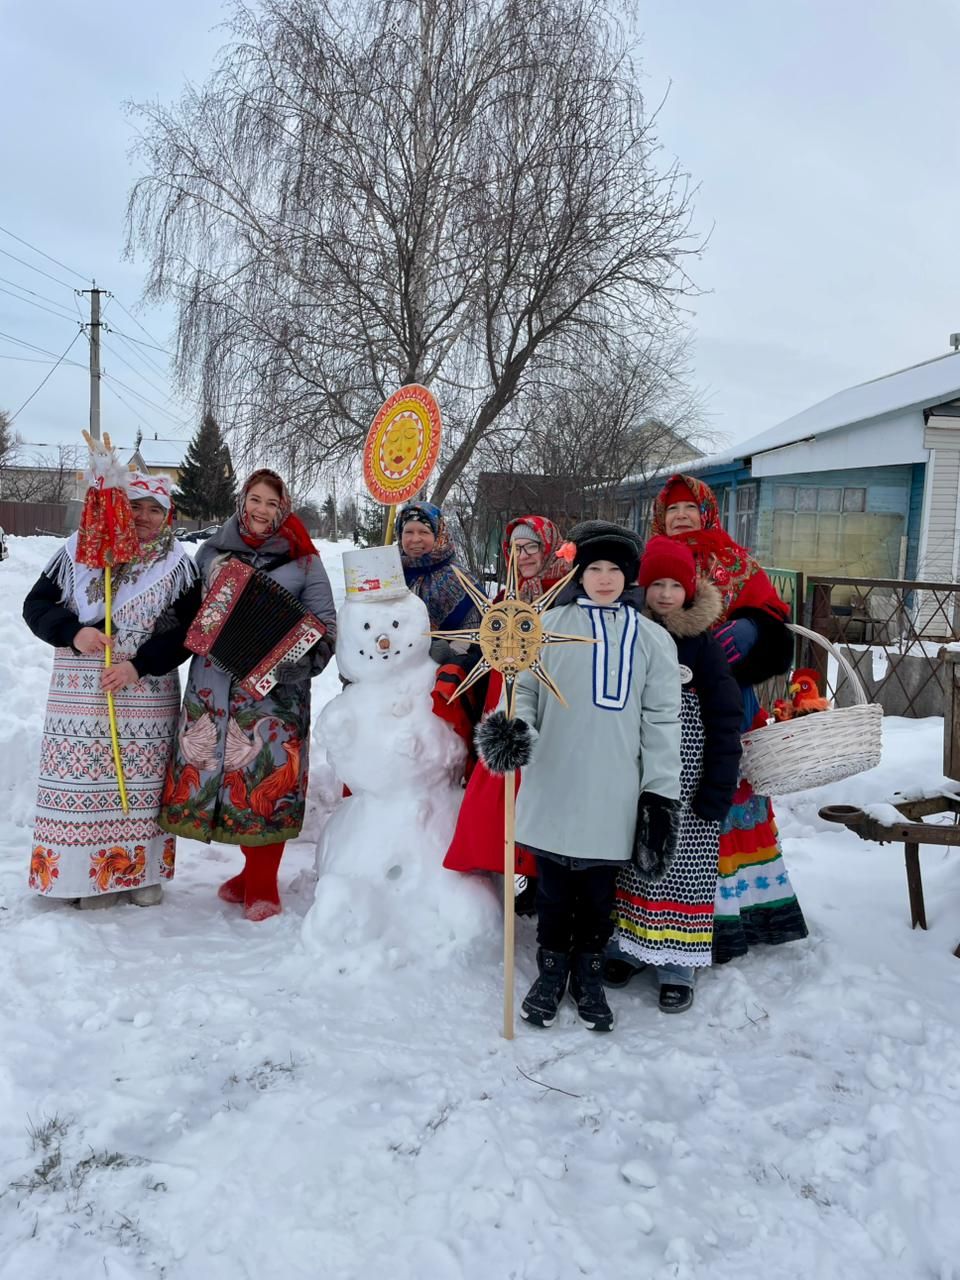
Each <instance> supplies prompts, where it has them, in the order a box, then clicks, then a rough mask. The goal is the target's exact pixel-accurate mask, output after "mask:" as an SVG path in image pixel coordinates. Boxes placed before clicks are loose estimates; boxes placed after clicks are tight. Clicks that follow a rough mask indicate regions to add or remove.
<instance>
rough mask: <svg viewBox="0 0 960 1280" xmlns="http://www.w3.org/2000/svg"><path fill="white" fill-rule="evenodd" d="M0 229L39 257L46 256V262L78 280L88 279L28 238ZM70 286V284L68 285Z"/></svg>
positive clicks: (3, 228) (4, 228)
mask: <svg viewBox="0 0 960 1280" xmlns="http://www.w3.org/2000/svg"><path fill="white" fill-rule="evenodd" d="M0 231H2V232H3V234H4V235H5V236H9V237H10V239H11V240H16V241H17V243H18V244H23V245H26V247H27V248H28V249H32V250H33V252H34V253H39V255H40V257H41V258H46V260H47V261H48V262H52V263H53V264H54V266H57V267H63V269H64V271H69V272H70V274H71V275H72V276H76V277H77V279H78V280H83V281H84V283H86V281H87V280H89V279H90V277H89V276H85V275H82V274H81V273H80V272H79V271H74V269H73V267H68V266H67V264H66V263H65V262H61V261H60V260H59V258H53V257H51V256H50V254H49V253H44V252H43V250H42V249H38V248H37V246H36V245H35V244H31V243H30V241H29V240H24V239H23V237H22V236H15V235H14V234H13V232H12V231H8V230H7V228H6V227H0ZM68 287H70V286H68Z"/></svg>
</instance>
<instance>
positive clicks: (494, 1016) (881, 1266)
mask: <svg viewBox="0 0 960 1280" xmlns="http://www.w3.org/2000/svg"><path fill="white" fill-rule="evenodd" d="M54 545H55V544H54V543H53V542H51V541H50V540H46V539H16V538H13V539H11V556H10V559H9V560H7V561H4V562H3V563H2V564H0V584H2V586H3V590H2V592H0V663H2V664H3V684H2V688H3V689H4V698H5V702H4V714H3V716H2V717H0V751H2V760H3V765H2V771H0V788H2V803H0V931H2V937H0V985H2V990H3V992H4V1000H3V1002H2V1004H0V1044H2V1045H3V1054H2V1057H0V1239H2V1241H3V1249H2V1252H0V1280H94V1277H96V1278H97V1280H101V1278H104V1277H106V1278H107V1280H134V1278H140V1277H144V1278H146V1277H157V1278H159V1277H161V1276H163V1277H165V1278H166V1280H300V1278H301V1277H302V1278H303V1280H327V1278H329V1280H334V1278H336V1280H369V1278H371V1277H376V1276H379V1275H381V1274H388V1275H389V1276H390V1277H391V1280H460V1278H461V1277H462V1278H463V1280H506V1278H507V1277H512V1278H515V1280H574V1278H577V1280H580V1278H581V1277H584V1276H587V1277H591V1276H592V1277H596V1278H597V1280H608V1278H609V1277H611V1276H614V1275H618V1274H621V1273H622V1274H624V1275H630V1276H632V1277H636V1278H637V1280H646V1278H647V1277H654V1278H656V1280H660V1278H667V1277H671V1278H674V1280H701V1278H702V1280H707V1278H708V1277H709V1278H710V1280H760V1278H761V1277H762V1278H763V1280H788V1278H789V1280H792V1278H793V1277H796V1276H800V1275H803V1276H816V1277H837V1280H841V1278H842V1280H878V1277H879V1278H886V1277H890V1278H891V1280H901V1278H903V1280H911V1278H913V1277H916V1278H917V1280H919V1278H920V1277H930V1278H931V1280H933V1278H936V1280H960V1218H958V1215H957V1212H956V1205H957V1203H958V1197H960V1151H958V1147H960V1144H958V1142H957V1133H958V1131H960V1030H958V1025H957V1023H958V1015H957V1010H958V1007H960V1002H958V994H960V960H957V959H955V958H954V957H953V956H952V954H951V952H952V949H953V948H954V947H955V946H956V945H957V943H958V941H960V854H958V852H957V851H956V850H953V849H938V848H933V847H929V848H925V849H924V850H923V852H922V855H921V860H922V863H923V870H924V881H925V888H926V896H927V914H928V917H929V919H930V924H931V927H930V930H929V932H926V933H923V932H920V931H916V932H911V930H910V928H909V923H908V922H909V916H908V910H907V896H906V885H905V880H904V873H903V865H902V857H901V855H900V852H899V849H898V848H897V847H896V846H885V847H883V848H880V847H878V846H875V845H869V844H865V843H864V842H862V841H860V840H859V839H858V838H857V837H856V836H855V835H853V834H851V833H850V832H848V831H846V830H844V829H843V828H839V827H835V826H831V825H828V824H825V823H822V822H821V821H820V820H819V818H818V817H817V809H818V807H819V806H820V805H822V804H825V803H828V802H833V803H849V804H857V805H868V804H879V803H883V802H885V801H889V800H890V798H891V796H892V795H893V793H894V792H895V791H897V790H910V789H914V790H922V789H933V788H935V787H936V786H937V785H938V782H939V781H940V767H941V766H940V754H941V743H940V735H941V725H940V722H939V721H904V720H888V721H887V723H886V725H885V743H884V758H883V762H882V763H881V765H880V766H879V767H878V768H877V769H875V770H874V771H872V772H871V773H870V774H865V775H862V776H861V777H858V778H852V779H849V780H848V781H846V782H842V783H839V784H836V785H834V786H831V787H824V788H821V789H820V790H819V791H817V792H809V793H801V794H799V795H795V796H791V797H789V798H787V799H786V800H785V801H784V802H782V803H781V804H779V805H778V806H777V808H778V818H779V822H780V825H781V830H782V833H783V836H784V844H785V853H786V857H787V860H788V863H789V866H790V870H791V875H792V878H793V882H794V885H795V887H796V889H797V892H798V895H799V897H800V901H801V903H802V905H803V907H804V910H805V912H806V914H807V919H808V922H809V924H810V927H811V937H810V939H809V940H808V941H807V942H805V943H801V944H791V945H789V946H786V947H781V948H776V949H773V950H770V951H767V952H765V953H760V954H755V955H751V956H750V957H748V958H747V959H746V960H744V961H742V962H736V963H734V964H731V965H728V966H726V967H724V968H722V969H719V970H715V971H710V972H708V973H707V975H706V976H705V978H704V980H703V981H702V983H701V984H700V985H699V987H698V990H697V999H696V1003H695V1005H694V1008H693V1010H692V1011H691V1013H690V1014H689V1015H685V1016H683V1017H678V1018H668V1017H664V1016H662V1015H660V1014H659V1013H658V1011H657V1008H656V997H655V992H654V990H653V988H652V985H651V984H650V983H649V982H647V981H645V980H644V979H643V977H642V976H641V977H640V978H638V979H636V980H635V981H634V982H633V983H632V984H631V985H630V986H629V987H627V988H626V989H624V990H622V991H614V992H612V993H611V1004H612V1005H613V1007H614V1010H615V1013H616V1014H617V1017H618V1019H619V1022H618V1026H617V1028H616V1030H615V1031H614V1033H613V1035H611V1036H608V1037H605V1038H602V1039H601V1038H597V1037H594V1036H591V1035H590V1034H589V1033H588V1032H586V1031H585V1030H584V1029H583V1028H582V1027H580V1026H579V1025H578V1024H577V1023H576V1021H575V1018H574V1015H573V1011H572V1008H565V1009H564V1010H563V1012H562V1013H561V1017H560V1019H559V1020H558V1023H557V1025H556V1026H555V1027H554V1028H553V1029H552V1030H550V1031H547V1032H542V1031H535V1030H533V1029H531V1028H527V1027H520V1028H519V1029H518V1034H517V1038H516V1040H515V1041H513V1042H512V1043H509V1044H508V1043H506V1042H504V1041H503V1040H501V1039H500V1038H499V1035H498V1027H499V1017H500V1014H499V1009H500V971H499V954H500V938H499V933H498V932H496V931H494V932H492V934H491V937H490V938H489V941H488V942H487V943H486V944H483V945H479V946H477V947H476V948H474V949H472V950H470V951H469V952H465V953H462V954H461V953H457V952H452V953H450V954H449V955H448V957H447V960H446V963H445V965H444V967H443V969H442V970H440V971H437V970H436V969H429V970H428V969H426V968H425V967H424V966H420V965H418V964H417V963H415V962H414V963H410V964H407V965H406V966H404V967H402V968H395V967H393V966H392V965H391V963H390V957H389V955H388V954H387V953H386V951H384V954H383V956H382V964H380V965H379V966H374V965H371V966H369V967H367V968H365V972H364V981H363V983H362V985H361V984H358V983H357V981H356V979H355V977H354V976H353V975H351V974H349V973H348V974H346V975H343V976H341V975H339V973H338V968H337V966H336V964H333V963H330V962H329V961H330V959H331V956H330V954H329V953H327V954H320V955H318V954H316V953H314V952H313V951H312V950H311V951H308V950H307V949H306V948H305V947H304V946H303V943H302V940H301V927H302V923H303V919H304V917H305V915H306V913H307V911H308V909H309V907H310V905H311V903H312V900H313V844H314V841H315V839H316V837H317V835H318V833H319V830H320V824H321V821H322V818H323V816H324V813H325V811H326V809H327V808H328V806H329V804H330V803H332V801H333V799H334V790H335V789H334V788H333V786H332V784H331V783H330V779H329V778H328V777H326V775H325V774H324V772H323V770H322V769H320V770H315V776H314V780H313V781H314V786H315V791H314V797H313V802H312V808H311V826H310V827H308V829H307V831H305V833H304V839H303V841H301V842H300V843H298V844H297V845H295V846H293V847H292V848H291V849H290V851H289V854H288V856H287V858H286V859H285V861H284V865H283V868H282V872H281V882H282V891H283V897H284V904H285V912H284V914H283V915H282V916H280V917H277V918H276V919H274V920H270V921H267V922H266V923H264V924H260V925H251V924H248V923H246V922H245V921H244V920H243V919H242V917H241V916H240V914H239V913H238V912H236V911H235V910H231V909H230V908H229V907H227V906H226V905H225V904H223V903H221V902H220V901H219V900H218V899H217V898H216V896H215V887H216V885H217V883H218V882H219V881H220V880H221V879H223V878H224V877H225V876H226V875H228V874H229V873H230V872H231V871H232V870H233V869H234V868H235V867H236V865H237V862H238V859H237V858H236V857H235V855H234V853H233V852H232V851H230V850H227V849H225V848H222V847H221V848H217V847H214V848H212V849H207V848H205V847H202V846H199V845H195V844H189V843H186V842H183V843H181V847H180V855H179V860H178V871H177V877H176V880H175V881H174V882H173V884H172V886H171V888H170V889H169V892H168V895H167V899H166V901H165V903H164V905H163V906H162V907H161V908H159V909H153V910H146V911H142V910H138V909H137V908H135V907H132V906H130V907H126V906H125V907H122V908H118V909H116V910H111V911H104V912H102V913H95V915H86V914H84V915H81V914H80V913H79V912H74V911H71V910H70V909H68V908H64V907H63V906H61V905H60V904H56V903H48V902H42V901H37V900H36V899H35V898H33V897H31V896H29V895H28V894H27V892H26V888H25V881H26V862H27V855H28V850H29V841H30V831H31V812H32V803H33V796H32V789H33V776H32V775H33V770H34V768H35V764H36V759H37V752H38V743H39V734H40V725H41V718H42V712H43V703H44V698H45V692H46V685H47V679H48V673H49V664H50V656H49V652H48V651H47V650H46V648H45V647H44V646H43V645H42V644H40V643H39V642H37V641H35V640H34V639H33V637H32V636H30V635H29V633H28V632H27V630H26V628H25V627H24V626H23V624H22V623H21V622H20V620H19V611H20V602H21V600H22V597H23V594H24V593H25V591H26V590H27V588H28V587H29V585H30V583H31V582H32V581H33V579H34V578H35V576H36V574H37V572H39V570H40V568H41V567H42V565H43V563H44V562H45V560H46V559H47V557H48V556H49V554H50V552H51V550H52V548H53V546H54ZM323 553H324V559H325V561H326V563H327V565H328V568H329V570H330V571H331V576H332V577H333V578H334V581H335V583H336V584H337V587H338V589H342V588H341V587H340V581H339V557H338V555H337V554H336V551H335V549H334V548H331V547H324V548H323ZM318 686H319V687H318V688H317V698H316V703H317V707H318V708H319V705H320V703H322V701H323V700H324V698H328V697H330V696H332V694H333V693H334V692H336V690H337V688H338V687H339V686H338V683H337V677H336V673H335V671H333V670H332V669H331V670H330V671H328V672H326V673H324V676H323V677H322V678H321V680H320V681H319V682H318ZM318 775H319V776H318ZM318 783H321V784H324V785H321V786H317V784H318ZM324 787H325V789H324ZM343 945H344V944H343V941H342V939H339V940H337V943H336V947H337V949H338V950H342V948H343ZM347 945H348V946H349V942H348V943H347ZM534 948H535V941H534V936H533V928H532V922H529V921H521V922H520V923H519V928H518V968H519V974H518V978H517V988H518V992H522V990H523V989H524V985H525V984H526V983H527V982H529V981H530V979H531V977H532V973H533V968H534V964H533V954H534Z"/></svg>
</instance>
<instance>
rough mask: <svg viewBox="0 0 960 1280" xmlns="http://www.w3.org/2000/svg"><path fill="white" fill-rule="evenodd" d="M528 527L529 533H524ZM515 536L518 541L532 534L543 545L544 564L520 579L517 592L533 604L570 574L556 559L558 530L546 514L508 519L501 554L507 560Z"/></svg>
mask: <svg viewBox="0 0 960 1280" xmlns="http://www.w3.org/2000/svg"><path fill="white" fill-rule="evenodd" d="M527 530H529V531H530V532H529V533H527ZM515 535H516V536H517V537H518V538H519V540H520V541H521V542H522V541H524V539H525V538H529V537H531V535H532V537H533V538H536V539H537V541H538V542H539V543H540V545H541V547H542V548H543V564H542V565H541V566H540V572H539V573H538V574H536V576H535V577H532V578H521V579H520V584H519V592H518V594H519V596H520V599H521V600H526V601H528V602H530V603H532V602H533V601H534V600H537V599H539V597H540V596H542V595H543V593H544V592H545V591H549V590H550V588H551V587H552V586H553V584H554V583H555V582H559V581H560V579H561V578H562V577H564V575H565V574H567V573H569V571H570V566H569V565H568V564H567V563H566V562H565V561H563V560H559V559H558V558H557V554H556V552H557V548H558V547H559V545H560V530H559V529H558V528H557V526H556V525H555V524H554V523H553V521H552V520H548V519H547V517H546V516H518V517H517V518H516V520H511V521H510V523H509V524H508V525H507V528H506V532H505V534H504V538H503V555H504V559H505V560H506V561H509V559H510V543H511V542H512V541H513V540H514V536H515Z"/></svg>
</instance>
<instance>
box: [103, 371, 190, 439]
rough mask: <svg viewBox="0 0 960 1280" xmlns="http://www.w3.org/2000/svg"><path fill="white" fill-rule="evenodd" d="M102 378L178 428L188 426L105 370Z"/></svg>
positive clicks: (127, 383) (182, 420)
mask: <svg viewBox="0 0 960 1280" xmlns="http://www.w3.org/2000/svg"><path fill="white" fill-rule="evenodd" d="M103 377H104V378H108V379H109V380H110V381H111V382H116V383H117V385H118V386H121V387H123V389H124V390H125V391H128V392H129V393H130V395H132V396H136V398H137V399H138V400H142V401H143V403H144V404H148V405H149V406H150V408H151V409H156V411H157V413H162V414H163V415H164V417H165V418H169V419H170V421H171V422H173V423H175V424H176V425H177V426H178V427H186V426H188V425H189V424H188V423H187V422H186V421H185V420H184V419H183V418H178V417H176V416H175V415H174V414H172V413H171V412H170V411H169V409H165V408H164V407H163V405H162V404H157V402H156V401H155V400H151V399H150V398H149V397H148V396H145V395H143V394H142V393H141V392H139V391H137V389H136V388H135V387H131V386H130V384H129V382H124V381H123V380H122V379H121V378H118V377H116V375H115V374H112V373H107V372H106V370H104V373H103Z"/></svg>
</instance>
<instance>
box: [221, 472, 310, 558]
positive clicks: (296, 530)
mask: <svg viewBox="0 0 960 1280" xmlns="http://www.w3.org/2000/svg"><path fill="white" fill-rule="evenodd" d="M261 481H262V482H263V483H264V484H266V485H269V486H270V488H271V489H273V490H275V491H276V494H277V496H278V497H279V499H280V508H279V510H278V511H277V519H276V523H275V524H274V527H273V528H272V529H271V531H270V532H269V533H265V534H263V535H261V534H257V533H252V532H251V531H250V529H249V528H248V527H247V519H246V506H247V494H248V493H249V492H250V490H251V489H252V488H253V486H254V485H255V484H260V483H261ZM292 506H293V503H292V500H291V498H290V491H289V490H288V488H287V486H286V485H285V484H284V483H283V481H282V480H281V479H280V477H279V476H278V475H277V473H276V472H275V471H270V470H269V469H268V468H267V467H261V468H260V469H259V470H257V471H254V472H253V474H252V475H249V476H247V479H246V481H245V483H244V486H243V488H242V489H241V490H240V493H239V495H238V496H237V523H238V524H239V526H240V537H241V538H242V539H243V540H244V542H245V543H246V544H247V546H248V547H262V546H263V544H264V543H265V542H266V541H267V539H268V538H272V537H274V535H277V536H279V537H281V538H283V540H284V541H285V542H286V543H287V545H288V546H289V548H290V554H291V556H292V557H293V559H294V560H300V559H301V558H302V557H303V556H315V555H316V554H317V548H316V547H315V546H314V545H313V540H312V539H311V537H310V534H309V533H308V532H307V530H306V526H305V525H304V523H303V521H302V520H301V519H300V517H299V516H295V515H294V514H293V511H292V510H291V507H292Z"/></svg>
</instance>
